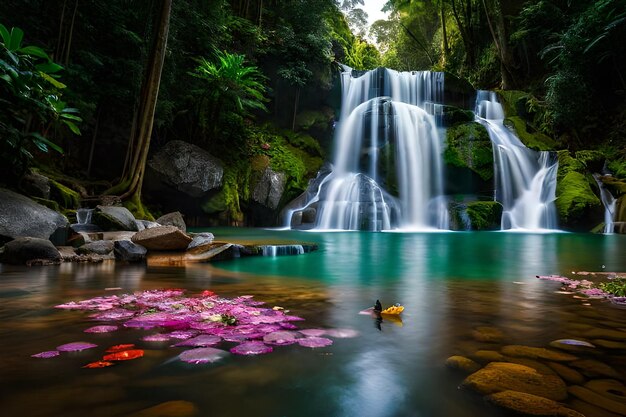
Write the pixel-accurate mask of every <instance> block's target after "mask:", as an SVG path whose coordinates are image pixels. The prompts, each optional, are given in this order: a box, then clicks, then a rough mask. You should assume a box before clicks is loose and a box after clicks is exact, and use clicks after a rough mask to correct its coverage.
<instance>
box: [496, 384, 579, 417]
mask: <svg viewBox="0 0 626 417" xmlns="http://www.w3.org/2000/svg"><path fill="white" fill-rule="evenodd" d="M485 399H486V400H487V401H489V402H490V403H492V404H494V405H496V406H498V407H502V408H505V409H507V410H511V411H514V412H515V413H517V414H521V415H525V416H546V417H548V416H549V417H585V416H584V415H583V414H580V413H579V412H577V411H574V410H572V409H570V408H567V407H565V406H563V405H562V404H560V403H558V402H556V401H553V400H549V399H547V398H543V397H540V396H537V395H532V394H527V393H524V392H518V391H511V390H508V391H502V392H498V393H496V394H492V395H489V396H487V397H486V398H485Z"/></svg>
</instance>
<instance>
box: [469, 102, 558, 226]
mask: <svg viewBox="0 0 626 417" xmlns="http://www.w3.org/2000/svg"><path fill="white" fill-rule="evenodd" d="M475 113H476V120H477V121H478V122H479V123H481V124H482V125H483V126H485V128H486V129H487V131H488V132H489V137H490V138H491V142H492V146H493V159H494V164H495V180H496V184H495V189H496V194H495V199H496V200H497V201H499V202H500V203H501V204H502V208H503V210H502V220H501V229H502V230H531V231H543V230H553V229H556V227H557V221H556V208H555V206H554V200H555V193H556V173H557V169H558V161H556V160H555V158H554V156H553V155H551V154H550V152H537V151H534V150H532V149H528V148H527V147H526V146H524V144H523V143H522V142H521V141H520V140H519V138H518V137H517V136H515V134H513V133H512V132H511V131H510V130H509V129H507V128H506V127H505V126H504V123H503V122H504V111H503V109H502V105H501V104H500V103H499V102H498V100H497V97H496V93H494V92H491V91H479V92H478V95H477V98H476V110H475Z"/></svg>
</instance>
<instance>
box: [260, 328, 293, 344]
mask: <svg viewBox="0 0 626 417" xmlns="http://www.w3.org/2000/svg"><path fill="white" fill-rule="evenodd" d="M296 339H297V336H296V333H295V332H288V331H278V332H272V333H269V334H266V335H265V336H264V337H263V341H264V342H265V343H269V344H271V345H279V346H282V345H292V344H294V343H296V342H297V340H296Z"/></svg>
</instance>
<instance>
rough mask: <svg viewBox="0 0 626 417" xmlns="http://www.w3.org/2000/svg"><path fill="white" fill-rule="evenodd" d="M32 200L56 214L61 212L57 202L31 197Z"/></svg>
mask: <svg viewBox="0 0 626 417" xmlns="http://www.w3.org/2000/svg"><path fill="white" fill-rule="evenodd" d="M30 198H31V199H32V200H35V201H36V202H38V203H39V204H41V205H42V206H46V207H48V208H49V209H51V210H54V211H56V212H59V213H60V212H61V207H59V203H57V202H56V201H53V200H46V199H45V198H39V197H30Z"/></svg>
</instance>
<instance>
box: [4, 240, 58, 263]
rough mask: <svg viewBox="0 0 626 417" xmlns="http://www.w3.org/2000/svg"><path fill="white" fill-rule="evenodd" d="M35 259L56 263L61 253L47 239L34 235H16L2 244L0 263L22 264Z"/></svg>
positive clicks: (41, 261)
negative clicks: (13, 238) (15, 237)
mask: <svg viewBox="0 0 626 417" xmlns="http://www.w3.org/2000/svg"><path fill="white" fill-rule="evenodd" d="M35 260H37V261H40V262H38V263H41V264H47V263H58V262H61V253H60V252H59V250H58V249H57V248H56V247H55V246H54V245H53V244H52V242H50V241H49V240H46V239H39V238H36V237H18V238H17V239H15V240H12V241H11V242H9V243H7V244H6V245H4V247H3V248H2V249H1V252H0V262H2V263H7V264H16V265H24V264H27V263H32V262H33V261H35ZM46 261H48V262H46Z"/></svg>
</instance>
